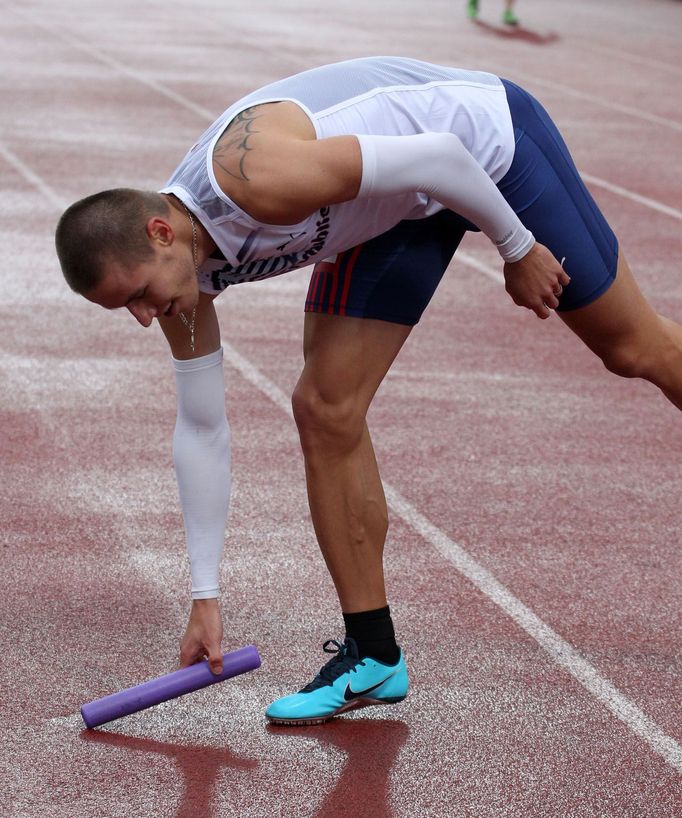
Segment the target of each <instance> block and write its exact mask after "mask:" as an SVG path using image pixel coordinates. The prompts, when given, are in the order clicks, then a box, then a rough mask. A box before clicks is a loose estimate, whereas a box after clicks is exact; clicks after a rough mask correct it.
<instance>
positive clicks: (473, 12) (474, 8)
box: [467, 0, 478, 20]
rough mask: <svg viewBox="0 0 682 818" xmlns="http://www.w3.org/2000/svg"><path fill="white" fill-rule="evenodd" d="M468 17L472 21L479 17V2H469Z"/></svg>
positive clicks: (471, 0) (474, 0) (476, 0)
mask: <svg viewBox="0 0 682 818" xmlns="http://www.w3.org/2000/svg"><path fill="white" fill-rule="evenodd" d="M467 15H468V17H469V19H470V20H474V19H475V18H476V17H477V16H478V0H469V5H468V6H467Z"/></svg>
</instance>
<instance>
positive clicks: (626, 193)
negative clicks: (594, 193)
mask: <svg viewBox="0 0 682 818" xmlns="http://www.w3.org/2000/svg"><path fill="white" fill-rule="evenodd" d="M580 175H581V176H582V177H583V179H584V180H585V182H587V183H588V184H591V185H594V186H595V187H602V188H604V190H608V191H609V192H610V193H615V194H616V195H617V196H623V197H624V198H625V199H630V201H631V202H637V203H638V204H641V205H644V206H645V207H649V208H651V209H652V210H657V211H658V212H659V213H665V215H666V216H672V218H673V219H679V221H682V210H677V209H676V208H674V207H669V206H668V205H664V204H662V203H661V202H658V201H656V200H655V199H649V198H648V197H647V196H641V195H640V194H639V193H633V192H632V191H631V190H626V188H624V187H620V186H619V185H614V184H612V183H611V182H607V181H606V180H605V179H600V178H599V177H598V176H592V174H591V173H585V172H584V171H582V170H581V171H580Z"/></svg>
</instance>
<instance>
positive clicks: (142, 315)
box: [128, 304, 158, 327]
mask: <svg viewBox="0 0 682 818" xmlns="http://www.w3.org/2000/svg"><path fill="white" fill-rule="evenodd" d="M128 310H129V311H130V313H131V315H134V316H135V319H136V320H137V321H139V322H140V324H142V326H143V327H149V326H151V323H152V321H153V320H154V319H155V318H156V316H157V314H158V311H157V309H156V307H152V306H151V305H142V304H128Z"/></svg>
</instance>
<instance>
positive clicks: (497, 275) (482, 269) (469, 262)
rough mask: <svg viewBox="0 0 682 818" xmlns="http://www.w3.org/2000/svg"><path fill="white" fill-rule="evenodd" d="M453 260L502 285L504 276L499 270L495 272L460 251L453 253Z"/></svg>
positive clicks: (493, 269) (488, 266) (487, 265)
mask: <svg viewBox="0 0 682 818" xmlns="http://www.w3.org/2000/svg"><path fill="white" fill-rule="evenodd" d="M454 260H455V261H461V262H462V264H466V266H467V267H471V268H472V269H473V270H477V271H478V272H479V273H483V275H484V276H488V278H491V279H492V280H493V281H494V282H495V283H496V284H504V276H503V275H502V273H501V272H500V271H499V270H496V269H495V268H494V267H491V266H490V265H489V264H484V263H483V262H482V261H479V260H478V259H477V258H476V257H475V256H471V255H469V253H464V252H463V251H462V250H458V251H457V252H456V253H455V257H454Z"/></svg>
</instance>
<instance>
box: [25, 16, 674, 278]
mask: <svg viewBox="0 0 682 818" xmlns="http://www.w3.org/2000/svg"><path fill="white" fill-rule="evenodd" d="M11 11H13V12H14V13H15V14H16V15H17V16H19V17H22V18H23V19H24V20H25V21H26V22H29V23H32V24H33V25H35V26H37V27H38V28H41V29H43V30H44V31H47V32H49V34H50V36H51V37H58V38H59V39H61V40H63V41H64V42H66V43H68V44H69V45H71V46H73V47H74V48H76V49H78V50H80V51H83V52H85V53H86V54H88V55H89V56H90V57H92V58H93V59H94V60H98V61H99V62H102V63H104V64H105V65H108V66H109V67H110V68H113V69H114V70H115V71H118V72H119V73H122V74H125V75H126V76H129V77H130V78H131V79H134V80H136V81H137V82H140V83H142V84H143V85H146V86H148V87H149V88H152V89H153V90H155V91H158V93H160V94H162V95H163V96H165V97H167V98H168V99H170V100H172V101H173V102H176V103H177V104H178V105H181V106H182V107H184V108H186V109H187V110H189V111H193V112H194V113H195V114H197V115H198V116H200V117H201V118H202V119H204V120H206V121H207V122H212V121H213V120H214V119H215V114H213V113H211V111H209V110H208V109H207V108H204V107H203V106H201V105H197V104H196V103H194V102H192V100H191V99H188V98H187V97H185V96H183V95H182V94H178V93H177V92H175V91H172V90H171V89H170V88H167V87H166V86H165V85H163V84H162V83H160V82H157V81H156V80H153V79H151V78H150V77H147V76H146V75H144V74H141V73H140V72H139V71H135V70H134V69H132V68H129V67H128V66H127V65H125V64H124V63H122V62H119V61H118V60H116V59H114V58H113V57H109V56H107V55H105V54H103V53H102V52H101V51H99V50H98V49H97V48H93V47H92V46H90V45H88V44H87V43H85V42H83V41H82V40H80V39H78V38H77V37H74V36H72V35H70V34H67V33H66V32H64V31H63V30H61V29H59V28H58V27H57V26H48V25H47V24H45V23H43V22H41V20H40V19H39V18H37V17H34V16H33V15H32V14H28V13H27V12H25V11H23V10H19V9H17V8H16V7H12V8H11ZM509 71H510V72H511V71H512V69H509ZM505 73H509V72H505ZM515 73H516V75H517V76H519V77H521V76H525V77H527V78H529V79H530V80H532V81H533V82H535V83H536V84H538V85H541V86H542V85H544V86H545V87H547V88H552V89H553V90H557V91H561V92H562V93H566V94H569V95H571V96H574V97H578V98H579V99H585V100H588V101H589V102H592V103H594V104H597V105H601V106H603V107H607V108H611V109H613V110H617V111H620V112H621V113H627V114H629V115H631V116H635V117H637V118H639V119H645V120H647V121H649V122H653V123H654V124H657V125H665V126H667V127H671V128H674V129H675V130H679V131H682V123H679V122H675V121H673V120H670V119H665V118H663V117H658V116H656V115H655V114H646V113H644V112H642V111H640V110H638V109H637V108H631V107H629V106H623V105H618V104H616V103H610V102H607V101H605V100H602V99H600V98H599V97H595V96H592V95H591V94H585V93H583V92H582V91H577V90H575V89H573V88H568V87H567V86H564V85H560V84H558V83H551V82H549V81H546V80H540V79H538V78H537V77H535V76H533V75H531V74H523V73H519V72H518V71H516V72H515ZM583 177H584V178H585V179H586V180H587V178H588V177H587V176H586V175H585V174H583ZM589 178H590V180H591V181H592V183H593V184H595V185H599V186H601V187H604V188H606V189H607V190H610V191H611V192H612V193H615V194H616V195H619V196H624V197H625V198H626V199H629V200H630V201H632V202H637V203H638V204H641V205H644V206H645V207H649V208H652V209H653V210H656V211H657V212H659V213H665V214H666V215H668V216H671V215H672V216H673V217H674V218H681V216H680V211H678V210H675V209H674V208H672V207H669V206H668V205H665V204H663V203H662V202H657V201H656V200H654V199H649V198H647V197H645V196H641V195H640V194H638V193H634V192H632V191H629V190H627V189H626V188H623V187H620V186H618V185H612V184H611V183H610V182H606V181H604V180H603V179H599V178H597V177H596V176H592V177H589ZM486 275H487V273H486Z"/></svg>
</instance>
